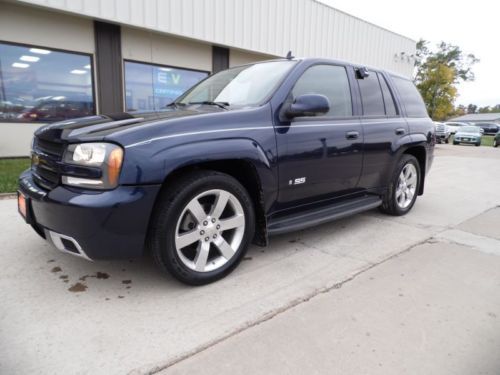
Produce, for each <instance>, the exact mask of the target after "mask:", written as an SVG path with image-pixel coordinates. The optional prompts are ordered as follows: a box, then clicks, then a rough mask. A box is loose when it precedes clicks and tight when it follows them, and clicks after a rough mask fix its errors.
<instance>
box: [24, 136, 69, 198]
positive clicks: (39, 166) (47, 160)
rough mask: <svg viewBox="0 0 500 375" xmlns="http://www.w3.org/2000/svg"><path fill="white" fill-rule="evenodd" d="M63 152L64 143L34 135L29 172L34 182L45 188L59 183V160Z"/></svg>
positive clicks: (52, 187)
mask: <svg viewBox="0 0 500 375" xmlns="http://www.w3.org/2000/svg"><path fill="white" fill-rule="evenodd" d="M63 154H64V144H63V143H60V142H53V141H47V140H45V139H40V138H38V137H35V141H34V142H33V154H32V157H31V172H32V173H33V179H34V181H35V183H36V184H37V185H38V186H40V187H42V188H44V189H47V190H52V189H54V188H55V187H56V186H57V185H59V183H60V181H61V176H60V172H59V162H60V161H61V160H62V157H63Z"/></svg>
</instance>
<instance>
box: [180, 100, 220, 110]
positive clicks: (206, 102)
mask: <svg viewBox="0 0 500 375" xmlns="http://www.w3.org/2000/svg"><path fill="white" fill-rule="evenodd" d="M188 104H205V105H216V106H217V107H219V108H222V109H229V108H227V107H229V103H228V102H212V101H210V100H204V101H202V102H189V103H188Z"/></svg>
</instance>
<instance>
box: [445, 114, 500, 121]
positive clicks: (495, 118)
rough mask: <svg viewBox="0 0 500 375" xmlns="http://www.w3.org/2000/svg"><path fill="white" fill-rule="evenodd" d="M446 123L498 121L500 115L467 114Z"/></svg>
mask: <svg viewBox="0 0 500 375" xmlns="http://www.w3.org/2000/svg"><path fill="white" fill-rule="evenodd" d="M448 121H500V113H469V114H467V115H463V116H459V117H454V118H451V119H449V120H448Z"/></svg>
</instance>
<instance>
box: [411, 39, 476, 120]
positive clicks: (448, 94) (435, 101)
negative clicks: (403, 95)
mask: <svg viewBox="0 0 500 375" xmlns="http://www.w3.org/2000/svg"><path fill="white" fill-rule="evenodd" d="M428 44H429V43H428V42H427V41H425V40H423V39H421V40H419V41H418V43H417V51H416V61H415V83H416V85H417V88H418V89H419V90H420V93H421V94H422V97H423V99H424V102H425V105H426V107H427V112H428V113H429V116H430V117H431V118H433V119H434V120H445V119H447V118H448V117H449V116H451V115H453V114H454V113H455V111H456V110H455V107H454V103H455V99H456V98H457V85H458V84H459V83H460V82H462V81H473V80H474V73H473V72H472V66H473V65H474V64H476V63H477V62H478V61H479V60H478V59H477V58H476V57H475V56H474V55H472V54H468V55H466V54H464V53H463V52H462V50H461V49H460V48H459V47H458V46H455V45H452V44H449V43H445V42H441V43H439V44H438V45H437V49H436V50H435V51H433V50H431V49H429V48H428Z"/></svg>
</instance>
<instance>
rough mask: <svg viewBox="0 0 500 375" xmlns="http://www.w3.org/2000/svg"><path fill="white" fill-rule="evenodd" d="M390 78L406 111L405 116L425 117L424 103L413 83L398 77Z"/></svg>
mask: <svg viewBox="0 0 500 375" xmlns="http://www.w3.org/2000/svg"><path fill="white" fill-rule="evenodd" d="M392 78H393V79H392V80H393V82H394V84H395V85H396V88H397V89H398V92H399V95H400V96H401V100H402V102H403V105H404V107H405V109H406V115H407V116H408V117H427V116H428V115H427V110H426V109H425V104H424V101H423V100H422V97H421V96H420V93H419V92H418V90H417V88H416V87H415V85H414V84H413V82H412V81H410V80H407V79H404V78H400V77H394V76H393V77H392Z"/></svg>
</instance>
